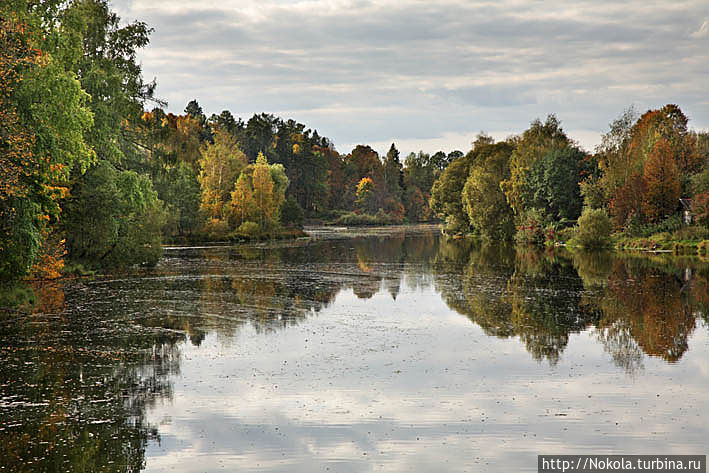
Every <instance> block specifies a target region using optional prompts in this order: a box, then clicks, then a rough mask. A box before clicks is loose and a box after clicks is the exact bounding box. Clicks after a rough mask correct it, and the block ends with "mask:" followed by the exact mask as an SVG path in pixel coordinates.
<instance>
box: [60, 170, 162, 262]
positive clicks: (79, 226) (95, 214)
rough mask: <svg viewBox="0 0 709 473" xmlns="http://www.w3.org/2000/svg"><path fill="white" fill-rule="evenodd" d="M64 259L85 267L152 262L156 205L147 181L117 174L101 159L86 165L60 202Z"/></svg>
mask: <svg viewBox="0 0 709 473" xmlns="http://www.w3.org/2000/svg"><path fill="white" fill-rule="evenodd" d="M66 207H67V217H66V218H65V219H64V221H63V223H64V226H65V227H67V228H69V229H71V230H72V231H70V232H68V233H67V235H68V238H67V249H68V251H69V255H70V257H71V258H72V259H73V260H75V261H79V262H81V263H84V264H87V265H89V266H94V267H96V266H103V267H112V266H113V267H115V266H130V265H132V264H155V263H156V262H157V260H158V258H159V257H160V254H161V247H160V241H161V238H160V237H161V234H160V229H161V228H162V226H163V224H164V223H165V216H164V213H163V210H162V203H161V202H160V201H159V200H158V198H157V193H156V192H155V191H153V189H152V184H151V183H150V180H149V179H148V178H147V177H146V176H144V175H139V174H137V173H135V172H134V171H118V170H116V169H115V168H114V167H113V165H111V164H110V163H109V162H107V161H102V162H101V163H99V164H98V165H97V166H94V167H92V168H91V169H90V170H89V171H88V172H87V173H86V175H85V177H84V179H82V180H81V182H80V184H79V185H77V186H76V187H75V189H74V192H73V194H72V196H71V197H70V198H69V199H68V200H67V202H66Z"/></svg>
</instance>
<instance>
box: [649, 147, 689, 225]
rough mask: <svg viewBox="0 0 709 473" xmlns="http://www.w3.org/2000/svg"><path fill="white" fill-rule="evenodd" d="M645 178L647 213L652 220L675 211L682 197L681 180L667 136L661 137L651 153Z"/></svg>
mask: <svg viewBox="0 0 709 473" xmlns="http://www.w3.org/2000/svg"><path fill="white" fill-rule="evenodd" d="M643 179H644V181H645V189H644V193H643V210H644V213H645V215H647V217H648V218H649V219H650V220H651V221H657V220H660V219H662V218H663V217H665V216H667V215H671V214H672V213H674V212H675V210H676V209H677V206H678V201H679V200H678V199H679V198H680V191H681V182H680V177H679V171H678V169H677V165H676V164H675V159H674V156H673V153H672V149H671V148H670V143H669V142H668V141H667V140H666V139H665V138H660V139H659V140H658V141H657V142H656V143H655V146H654V147H653V149H652V152H651V153H650V154H649V156H648V158H647V161H646V162H645V168H644V170H643Z"/></svg>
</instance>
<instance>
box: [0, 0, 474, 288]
mask: <svg viewBox="0 0 709 473" xmlns="http://www.w3.org/2000/svg"><path fill="white" fill-rule="evenodd" d="M150 33H151V29H150V28H149V27H148V26H147V25H146V24H145V23H143V22H134V23H130V24H127V25H122V24H121V22H120V19H119V17H118V16H117V15H116V14H115V13H114V12H112V11H111V9H110V7H109V4H108V2H107V1H106V0H73V1H69V2H66V1H64V0H46V1H42V2H37V1H34V0H7V1H5V2H3V4H2V7H1V9H0V122H1V123H2V128H1V130H0V280H8V279H14V278H18V277H23V276H26V275H28V274H32V275H34V276H36V277H54V276H57V275H59V274H60V273H61V272H62V271H66V270H67V269H68V268H65V266H64V261H65V260H66V261H70V262H71V264H72V265H73V266H74V267H75V269H76V270H79V271H81V270H83V269H82V268H97V267H116V266H127V265H133V264H154V263H155V262H156V261H157V260H158V258H159V256H160V254H161V243H162V241H163V239H164V237H167V238H168V239H170V240H186V241H187V240H199V239H205V238H207V239H229V238H232V239H233V238H267V237H273V236H279V235H281V236H282V235H284V234H286V233H289V232H292V233H293V234H297V230H295V229H297V228H298V227H299V226H300V225H301V224H302V222H303V219H304V218H313V219H321V220H326V221H335V222H341V223H395V222H403V221H426V220H428V219H430V218H432V213H431V210H430V208H429V205H428V201H429V197H430V189H431V186H432V184H433V181H434V180H435V179H436V177H438V175H439V174H440V172H441V171H442V169H443V168H445V166H446V165H447V163H448V162H449V161H451V160H453V159H455V158H456V157H458V156H460V155H462V153H460V152H455V153H451V154H448V155H447V154H445V153H436V154H435V155H433V156H431V155H428V154H425V153H419V154H412V155H410V156H408V157H407V158H406V159H405V161H404V163H402V162H401V158H400V156H399V152H398V150H397V149H396V147H395V146H393V145H392V147H391V149H390V151H389V153H387V155H386V156H385V157H380V156H379V155H378V154H377V153H376V152H375V151H374V150H373V149H372V148H370V147H369V146H357V147H356V148H355V149H354V150H352V152H350V153H348V154H346V155H341V154H339V153H338V152H337V151H335V149H334V146H333V145H332V143H331V142H330V140H328V139H327V138H325V137H322V136H320V135H318V133H317V131H312V130H309V129H306V127H305V125H303V124H300V123H297V122H295V121H293V120H283V119H281V118H278V117H275V116H273V115H268V114H260V115H254V116H253V117H252V118H251V119H249V120H248V121H247V122H244V121H242V120H241V119H235V118H234V117H233V116H232V114H231V113H230V112H228V111H223V112H221V113H220V114H218V115H217V114H215V115H211V116H210V117H206V115H205V114H204V113H203V111H202V109H201V108H200V106H199V104H198V103H197V102H196V101H192V102H190V103H189V104H188V105H187V107H186V109H185V112H184V114H182V115H174V114H171V113H165V112H164V107H165V105H166V104H165V103H164V102H162V101H160V100H159V99H157V98H156V97H155V82H154V81H153V82H146V81H144V79H143V77H142V74H141V68H140V65H139V64H138V62H137V61H136V51H137V50H138V49H139V48H142V47H145V46H146V45H147V44H148V41H149V35H150ZM146 110H150V111H146ZM289 229H291V230H289Z"/></svg>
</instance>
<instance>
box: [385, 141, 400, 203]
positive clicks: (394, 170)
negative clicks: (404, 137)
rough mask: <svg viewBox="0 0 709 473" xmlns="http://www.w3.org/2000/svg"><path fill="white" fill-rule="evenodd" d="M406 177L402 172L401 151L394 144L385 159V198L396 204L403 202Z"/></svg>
mask: <svg viewBox="0 0 709 473" xmlns="http://www.w3.org/2000/svg"><path fill="white" fill-rule="evenodd" d="M403 184H404V175H403V171H402V165H401V159H400V157H399V150H398V149H396V146H394V143H392V144H391V147H390V148H389V151H388V152H387V154H386V157H385V158H384V188H385V192H386V196H385V198H391V199H393V200H394V201H395V202H401V198H402V194H403Z"/></svg>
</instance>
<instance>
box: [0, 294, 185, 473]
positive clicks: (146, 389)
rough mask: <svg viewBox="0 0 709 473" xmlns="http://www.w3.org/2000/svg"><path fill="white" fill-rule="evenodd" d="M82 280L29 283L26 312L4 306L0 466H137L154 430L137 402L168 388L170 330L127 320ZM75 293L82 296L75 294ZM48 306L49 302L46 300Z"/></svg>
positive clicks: (172, 367) (173, 352)
mask: <svg viewBox="0 0 709 473" xmlns="http://www.w3.org/2000/svg"><path fill="white" fill-rule="evenodd" d="M85 289H86V287H85V286H83V285H79V286H77V287H75V288H74V289H73V290H66V289H65V288H64V287H63V286H62V285H61V284H52V285H45V286H36V287H35V288H34V297H35V298H36V305H35V307H36V309H41V310H42V312H36V313H34V314H33V315H26V314H20V313H12V314H9V313H4V314H2V319H1V320H0V324H2V331H1V333H2V338H1V340H2V346H1V348H0V385H1V386H2V399H1V400H0V445H1V446H0V455H1V456H2V461H1V462H0V464H1V465H2V467H3V468H2V469H3V470H5V471H13V472H24V471H43V472H54V471H56V472H59V471H61V472H65V471H72V472H137V471H140V470H141V469H142V468H144V466H145V448H146V446H147V443H148V441H149V440H150V439H155V438H157V430H156V429H155V427H154V426H152V425H150V424H149V423H148V422H147V421H146V417H145V413H146V409H147V408H148V407H149V406H151V405H152V404H153V403H154V402H155V401H156V400H157V399H159V398H165V397H170V395H171V392H172V386H171V384H170V380H169V375H170V374H171V373H175V372H176V371H177V370H178V369H179V353H178V352H177V346H176V343H177V342H178V341H180V340H182V339H183V338H184V337H183V336H182V335H180V334H176V333H174V332H169V331H168V332H165V331H155V330H148V329H142V330H137V331H136V330H127V329H126V327H125V326H123V321H122V320H120V319H119V318H116V317H115V316H114V315H113V314H111V311H106V310H101V309H99V310H96V308H95V307H94V308H91V307H90V306H91V305H92V304H91V303H92V302H96V303H97V304H96V307H99V308H100V307H108V306H107V305H105V306H104V305H103V304H101V301H100V299H95V298H89V300H87V299H86V293H85V291H84V290H85ZM77 298H81V301H80V302H79V301H78V299H77ZM48 309H51V310H48Z"/></svg>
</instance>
